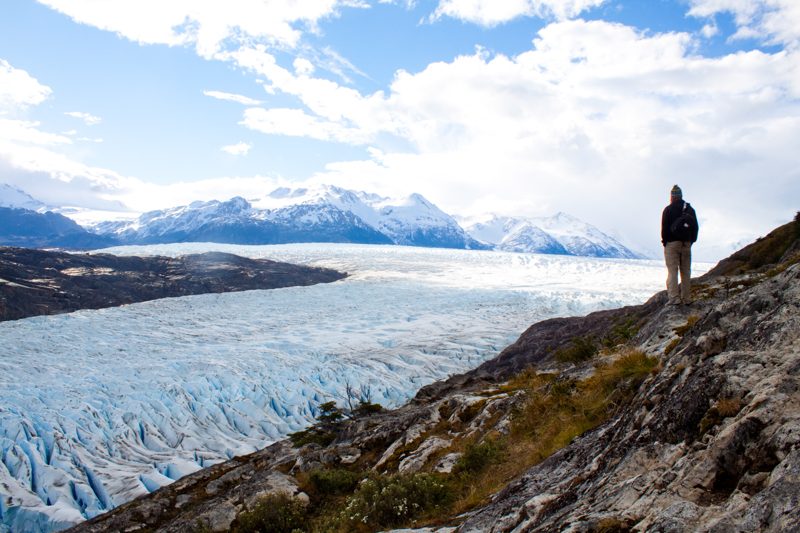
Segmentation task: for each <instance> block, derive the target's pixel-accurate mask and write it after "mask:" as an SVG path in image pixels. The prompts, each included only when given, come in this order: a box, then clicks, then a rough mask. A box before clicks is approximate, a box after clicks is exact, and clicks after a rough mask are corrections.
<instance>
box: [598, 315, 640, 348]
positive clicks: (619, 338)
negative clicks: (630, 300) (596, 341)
mask: <svg viewBox="0 0 800 533" xmlns="http://www.w3.org/2000/svg"><path fill="white" fill-rule="evenodd" d="M637 333H639V326H638V325H637V323H636V320H635V319H634V318H626V319H623V320H620V321H619V322H617V323H616V324H614V326H613V327H612V328H611V329H610V330H609V331H608V333H606V334H605V336H603V338H602V339H601V341H600V343H601V344H602V345H603V347H605V348H614V347H616V346H618V345H620V344H625V343H626V342H628V341H629V340H631V339H632V338H634V337H635V336H636V334H637Z"/></svg>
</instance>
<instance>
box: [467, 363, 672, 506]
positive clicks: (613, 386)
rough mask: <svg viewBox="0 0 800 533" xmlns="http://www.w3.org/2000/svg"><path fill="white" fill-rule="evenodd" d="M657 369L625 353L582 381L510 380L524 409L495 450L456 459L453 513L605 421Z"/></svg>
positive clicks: (529, 374) (487, 445) (527, 376)
mask: <svg viewBox="0 0 800 533" xmlns="http://www.w3.org/2000/svg"><path fill="white" fill-rule="evenodd" d="M658 367H659V362H658V359H656V358H653V357H647V356H646V355H645V354H644V353H643V352H641V351H638V350H628V351H626V352H624V353H623V354H622V355H621V356H620V357H619V358H617V359H616V360H615V361H614V362H613V363H610V364H608V365H602V366H599V367H598V368H597V370H596V372H595V374H594V375H593V376H591V377H589V378H587V379H584V380H581V381H577V380H566V379H561V378H559V376H557V375H555V374H536V373H535V372H533V371H526V372H524V373H522V374H520V375H519V376H517V377H515V378H514V379H512V380H511V381H510V382H509V383H508V384H507V385H506V388H507V389H508V390H524V391H525V394H526V396H527V399H526V401H525V405H524V407H522V408H521V409H520V410H519V411H518V412H517V413H516V414H515V415H514V416H513V419H512V423H511V430H510V433H509V435H508V436H506V437H504V438H503V441H502V444H501V447H500V448H499V449H493V448H494V447H496V446H498V445H499V443H497V442H496V441H492V440H488V439H487V440H485V441H484V442H483V443H480V444H475V445H473V446H472V447H470V446H468V447H467V448H466V450H465V455H464V457H462V460H461V461H459V463H460V464H462V465H464V466H462V467H461V468H459V469H455V470H454V474H455V475H456V479H455V480H454V482H456V483H457V485H456V486H455V488H456V490H457V491H458V492H459V493H460V497H459V499H458V500H457V501H456V502H455V504H454V505H453V509H452V513H453V514H456V515H457V514H460V513H463V512H466V511H468V510H469V509H471V508H474V507H475V506H477V505H479V504H481V503H482V502H485V501H486V499H487V498H488V497H489V496H490V495H491V494H493V493H495V492H496V491H497V490H499V489H500V488H502V487H503V486H505V485H506V484H507V483H508V482H509V481H510V480H511V479H513V478H515V477H517V476H518V475H520V474H521V473H522V472H524V471H525V470H527V469H528V468H530V467H531V466H533V465H535V464H537V463H539V462H541V461H542V460H544V459H546V458H547V457H549V456H550V455H552V454H553V453H554V452H556V451H557V450H559V449H561V448H563V447H564V446H566V445H568V444H569V443H570V442H572V440H573V439H574V438H575V437H577V436H579V435H581V434H582V433H584V432H586V431H587V430H589V429H592V428H594V427H596V426H598V425H599V424H601V423H602V422H604V421H606V420H607V419H609V418H610V417H611V416H612V415H613V414H614V412H616V410H617V409H619V407H620V406H621V405H623V404H624V403H626V402H627V401H629V400H630V399H631V398H632V397H633V396H634V394H635V393H636V390H638V387H639V385H640V384H641V382H642V381H643V380H644V379H645V378H646V377H647V376H648V375H650V374H651V373H652V372H654V371H655V370H656V369H657V368H658ZM467 456H469V458H467ZM462 461H463V462H462ZM466 465H470V466H469V467H466ZM465 474H467V475H465Z"/></svg>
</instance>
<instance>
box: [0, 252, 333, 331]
mask: <svg viewBox="0 0 800 533" xmlns="http://www.w3.org/2000/svg"><path fill="white" fill-rule="evenodd" d="M346 276H347V274H346V273H342V272H337V271H335V270H330V269H325V268H314V267H307V266H300V265H292V264H289V263H280V262H276V261H270V260H267V259H248V258H245V257H240V256H236V255H233V254H227V253H221V252H208V253H204V254H194V255H186V256H181V257H174V258H173V257H161V256H153V257H120V256H115V255H111V254H71V253H65V252H51V251H44V250H37V249H31V248H10V247H0V321H5V320H16V319H20V318H26V317H31V316H37V315H52V314H58V313H68V312H71V311H77V310H79V309H101V308H105V307H115V306H119V305H124V304H131V303H137V302H144V301H148V300H156V299H159V298H170V297H176V296H189V295H195V294H206V293H222V292H235V291H246V290H255V289H277V288H281V287H292V286H298V285H313V284H316V283H329V282H333V281H337V280H340V279H343V278H345V277H346Z"/></svg>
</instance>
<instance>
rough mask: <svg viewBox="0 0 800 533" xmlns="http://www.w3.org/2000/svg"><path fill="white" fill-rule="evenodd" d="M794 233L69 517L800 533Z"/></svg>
mask: <svg viewBox="0 0 800 533" xmlns="http://www.w3.org/2000/svg"><path fill="white" fill-rule="evenodd" d="M798 239H800V221H796V222H795V223H792V224H787V225H786V226H784V227H782V228H779V230H777V233H773V234H771V235H770V236H768V237H767V238H765V239H762V240H761V241H759V242H758V243H755V244H754V245H753V247H752V248H750V250H749V251H748V253H747V254H745V255H747V257H748V258H749V259H748V260H747V261H743V262H741V263H737V265H736V266H735V267H734V268H727V267H726V268H723V269H721V270H720V271H717V273H716V274H713V273H712V274H713V275H708V276H705V277H704V278H702V279H700V280H698V283H697V284H696V286H695V288H694V297H695V303H693V304H692V305H691V306H684V307H667V306H666V305H665V303H666V296H665V294H664V293H660V294H657V295H655V296H653V298H651V299H650V301H648V302H647V303H645V304H643V305H641V306H635V307H628V308H623V309H619V310H614V311H605V312H600V313H594V314H591V315H588V316H586V317H582V318H565V319H554V320H548V321H545V322H541V323H539V324H536V325H534V326H532V327H531V328H530V329H529V330H528V331H526V332H525V333H524V334H523V335H522V336H521V337H520V339H519V340H518V341H517V342H516V343H515V344H514V345H512V346H510V347H508V348H507V349H506V350H504V351H503V352H502V353H501V354H500V355H499V356H498V357H497V358H496V359H495V360H493V361H489V362H487V363H485V364H484V365H482V366H481V367H480V368H478V369H476V370H474V371H472V372H470V373H467V374H465V375H462V376H456V377H454V378H451V379H450V380H448V381H447V382H443V383H438V384H434V385H431V386H428V387H426V388H424V389H423V390H421V391H420V393H419V394H418V396H417V397H416V398H415V400H414V401H412V402H410V403H409V404H407V405H405V406H404V407H402V408H400V409H397V410H394V411H391V412H386V411H383V410H381V409H380V408H379V406H376V405H374V404H371V403H369V398H363V397H361V398H359V397H358V395H354V396H353V398H352V401H351V402H350V405H348V406H347V408H344V406H339V407H337V406H335V405H334V404H332V403H329V404H323V405H321V406H320V416H319V420H320V423H319V424H318V425H317V426H315V427H313V428H310V429H309V430H307V431H303V432H300V433H297V434H294V435H292V437H291V439H287V440H285V441H282V442H278V443H275V444H273V445H272V446H270V447H268V448H266V449H264V450H261V451H259V452H256V453H254V454H252V455H250V456H246V457H237V458H234V459H233V460H231V461H229V462H226V463H222V464H219V465H216V466H214V467H211V468H209V469H206V470H203V471H201V472H198V473H196V474H193V475H190V476H187V477H185V478H183V479H181V480H179V481H177V482H175V483H173V484H172V485H169V486H167V487H164V488H162V489H160V490H158V491H156V492H154V493H152V494H151V495H149V496H148V497H145V498H141V499H139V500H136V501H133V502H130V503H128V504H126V505H124V506H122V507H120V508H118V509H116V510H114V511H112V512H109V513H107V514H105V515H102V516H99V517H97V518H95V519H94V520H92V521H89V522H86V523H84V524H81V525H79V526H77V527H75V528H73V530H72V531H97V532H99V531H137V530H147V531H176V532H177V531H193V530H194V531H226V530H233V531H293V530H299V531H384V530H390V529H391V528H424V529H420V531H439V532H450V531H463V532H473V531H475V532H478V531H480V532H484V531H497V532H499V531H548V532H549V531H567V530H568V531H576V532H579V531H580V532H601V531H605V532H611V531H676V532H678V531H719V532H723V531H724V532H729V531H800V513H798V512H797V509H798V508H800V501H798V500H800V387H799V385H800V249H798ZM745 250H747V249H745ZM751 259H752V261H751ZM723 263H724V262H723ZM756 264H757V266H754V265H756ZM404 531H405V529H404Z"/></svg>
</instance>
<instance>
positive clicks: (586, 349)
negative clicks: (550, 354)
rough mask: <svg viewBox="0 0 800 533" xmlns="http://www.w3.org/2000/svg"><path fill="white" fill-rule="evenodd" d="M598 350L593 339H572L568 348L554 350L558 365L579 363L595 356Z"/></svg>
mask: <svg viewBox="0 0 800 533" xmlns="http://www.w3.org/2000/svg"><path fill="white" fill-rule="evenodd" d="M597 352H598V348H597V344H595V340H594V338H593V337H574V338H573V339H572V343H571V345H570V346H567V347H564V348H559V349H558V350H556V353H555V358H556V361H558V362H560V363H580V362H582V361H588V360H589V359H591V358H592V357H594V356H595V355H597Z"/></svg>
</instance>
